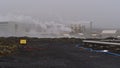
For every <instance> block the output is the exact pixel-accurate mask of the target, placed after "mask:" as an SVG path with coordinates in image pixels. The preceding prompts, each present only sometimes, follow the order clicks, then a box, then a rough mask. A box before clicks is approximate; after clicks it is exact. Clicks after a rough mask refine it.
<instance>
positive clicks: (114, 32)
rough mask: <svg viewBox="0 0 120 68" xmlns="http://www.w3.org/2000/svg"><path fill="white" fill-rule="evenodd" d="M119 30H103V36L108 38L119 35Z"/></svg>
mask: <svg viewBox="0 0 120 68" xmlns="http://www.w3.org/2000/svg"><path fill="white" fill-rule="evenodd" d="M117 36H118V31H117V30H103V31H102V32H101V38H107V37H115V38H116V37H117Z"/></svg>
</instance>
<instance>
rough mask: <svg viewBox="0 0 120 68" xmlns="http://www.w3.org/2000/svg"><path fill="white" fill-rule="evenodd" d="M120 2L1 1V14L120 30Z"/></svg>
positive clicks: (90, 0) (74, 0) (99, 0)
mask: <svg viewBox="0 0 120 68" xmlns="http://www.w3.org/2000/svg"><path fill="white" fill-rule="evenodd" d="M119 6H120V0H0V14H2V15H5V14H11V13H12V14H21V15H28V16H32V17H36V18H39V19H40V20H62V22H64V21H93V25H94V27H101V28H119V26H120V7H119Z"/></svg>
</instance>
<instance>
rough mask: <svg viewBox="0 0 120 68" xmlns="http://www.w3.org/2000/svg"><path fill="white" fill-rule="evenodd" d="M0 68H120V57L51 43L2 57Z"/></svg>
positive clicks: (72, 45) (69, 45)
mask: <svg viewBox="0 0 120 68" xmlns="http://www.w3.org/2000/svg"><path fill="white" fill-rule="evenodd" d="M39 45H40V46H41V45H42V44H39ZM34 47H35V46H34ZM0 68H120V57H118V56H112V55H108V54H104V53H96V52H89V51H86V50H84V49H82V48H77V47H75V44H59V45H58V44H51V43H50V44H49V45H45V46H42V47H38V46H37V49H34V50H29V51H21V52H18V53H17V54H15V55H12V56H7V57H1V58H0Z"/></svg>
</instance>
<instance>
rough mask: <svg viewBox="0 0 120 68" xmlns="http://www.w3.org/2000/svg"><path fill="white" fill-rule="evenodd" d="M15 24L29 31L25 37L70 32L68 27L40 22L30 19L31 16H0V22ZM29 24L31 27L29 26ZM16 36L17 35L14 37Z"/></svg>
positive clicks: (51, 22) (52, 22) (55, 23)
mask: <svg viewBox="0 0 120 68" xmlns="http://www.w3.org/2000/svg"><path fill="white" fill-rule="evenodd" d="M4 21H5V22H11V21H13V22H16V24H21V23H22V24H25V25H24V27H25V28H27V29H29V31H28V33H27V35H28V36H34V37H44V36H42V35H45V34H47V35H51V34H53V35H60V34H61V33H63V32H71V29H70V28H69V27H66V26H65V25H64V24H61V23H57V22H54V21H50V22H48V21H46V22H41V21H40V20H39V19H35V18H32V17H31V16H25V15H14V14H7V15H0V22H4ZM29 24H31V25H29ZM16 36H17V35H16Z"/></svg>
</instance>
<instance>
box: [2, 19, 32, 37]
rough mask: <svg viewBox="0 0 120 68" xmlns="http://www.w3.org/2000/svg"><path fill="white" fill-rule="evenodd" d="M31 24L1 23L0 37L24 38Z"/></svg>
mask: <svg viewBox="0 0 120 68" xmlns="http://www.w3.org/2000/svg"><path fill="white" fill-rule="evenodd" d="M31 25H32V24H26V23H20V22H13V21H9V22H7V21H3V22H0V37H8V36H18V37H19V36H26V35H27V34H28V32H30V28H29V27H30V26H31Z"/></svg>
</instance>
